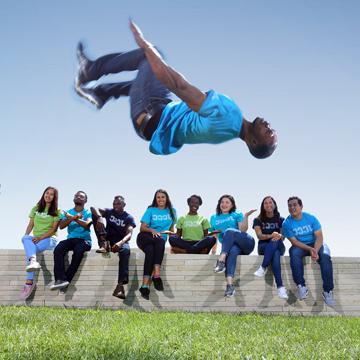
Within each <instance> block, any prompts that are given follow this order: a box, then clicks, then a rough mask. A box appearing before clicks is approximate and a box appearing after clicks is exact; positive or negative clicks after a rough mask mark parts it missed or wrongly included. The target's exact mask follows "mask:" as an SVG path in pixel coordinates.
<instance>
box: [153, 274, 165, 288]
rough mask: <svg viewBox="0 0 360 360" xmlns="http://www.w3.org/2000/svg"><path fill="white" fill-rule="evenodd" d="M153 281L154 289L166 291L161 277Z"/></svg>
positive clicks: (154, 278)
mask: <svg viewBox="0 0 360 360" xmlns="http://www.w3.org/2000/svg"><path fill="white" fill-rule="evenodd" d="M152 281H153V283H154V288H155V289H156V290H157V291H164V284H163V281H162V280H161V277H152Z"/></svg>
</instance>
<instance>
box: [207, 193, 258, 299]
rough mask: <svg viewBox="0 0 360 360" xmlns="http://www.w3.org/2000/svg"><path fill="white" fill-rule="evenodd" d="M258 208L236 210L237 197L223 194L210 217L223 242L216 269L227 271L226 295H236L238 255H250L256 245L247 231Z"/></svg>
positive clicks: (212, 227) (218, 271) (213, 227)
mask: <svg viewBox="0 0 360 360" xmlns="http://www.w3.org/2000/svg"><path fill="white" fill-rule="evenodd" d="M255 211H256V210H250V211H248V212H247V213H245V216H244V215H243V214H242V213H238V212H236V204H235V199H234V198H233V197H232V196H231V195H223V196H221V198H220V199H219V201H218V204H217V207H216V214H215V215H212V216H211V218H210V224H211V230H219V231H220V234H219V235H218V236H219V241H220V243H221V244H222V248H221V254H220V257H219V259H218V260H217V262H216V265H215V268H214V271H215V272H216V273H221V272H224V271H226V272H225V277H226V283H227V284H226V290H225V294H224V296H225V297H232V296H234V295H235V286H234V285H233V282H234V276H235V269H236V260H237V257H238V255H249V254H250V253H251V252H252V251H253V250H254V246H255V240H254V239H253V238H252V237H251V236H250V235H249V234H247V233H246V231H247V229H248V218H249V216H250V215H251V214H252V213H253V212H255Z"/></svg>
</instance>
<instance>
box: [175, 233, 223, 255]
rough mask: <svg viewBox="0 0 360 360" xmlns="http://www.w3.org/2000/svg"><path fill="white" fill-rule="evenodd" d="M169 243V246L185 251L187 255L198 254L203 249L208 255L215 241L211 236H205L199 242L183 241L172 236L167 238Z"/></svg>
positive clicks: (178, 237)
mask: <svg viewBox="0 0 360 360" xmlns="http://www.w3.org/2000/svg"><path fill="white" fill-rule="evenodd" d="M169 243H170V245H171V246H174V247H178V248H180V249H184V250H186V252H187V253H188V254H200V253H201V251H202V250H204V249H206V251H207V253H209V252H210V250H211V249H212V247H213V246H214V245H215V243H216V239H215V238H214V237H213V236H206V237H205V238H204V239H202V240H199V241H188V240H183V239H182V238H181V237H180V236H177V235H172V236H170V238H169Z"/></svg>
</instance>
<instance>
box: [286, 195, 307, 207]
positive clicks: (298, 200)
mask: <svg viewBox="0 0 360 360" xmlns="http://www.w3.org/2000/svg"><path fill="white" fill-rule="evenodd" d="M291 200H297V202H298V204H299V205H300V206H302V205H303V202H302V200H301V199H300V198H299V197H298V196H290V197H289V198H288V203H289V201H291Z"/></svg>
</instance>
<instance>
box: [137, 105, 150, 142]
mask: <svg viewBox="0 0 360 360" xmlns="http://www.w3.org/2000/svg"><path fill="white" fill-rule="evenodd" d="M152 117H153V115H152V114H150V113H147V112H143V113H141V114H140V115H139V116H138V117H137V119H136V126H137V131H138V134H139V136H140V137H141V138H142V139H144V140H148V139H147V138H146V137H145V135H144V131H145V129H146V126H147V125H148V124H149V122H150V119H151V118H152Z"/></svg>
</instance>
